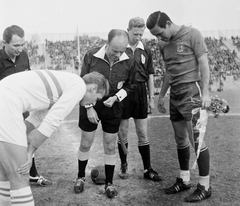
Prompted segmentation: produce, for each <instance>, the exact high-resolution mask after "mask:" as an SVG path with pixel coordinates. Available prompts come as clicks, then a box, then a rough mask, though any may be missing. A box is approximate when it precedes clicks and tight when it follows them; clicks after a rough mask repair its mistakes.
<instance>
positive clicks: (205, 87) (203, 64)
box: [199, 55, 210, 95]
mask: <svg viewBox="0 0 240 206" xmlns="http://www.w3.org/2000/svg"><path fill="white" fill-rule="evenodd" d="M206 58H207V56H206V55H203V56H202V57H200V58H199V67H200V73H201V86H202V88H201V89H202V94H203V95H208V94H209V80H210V70H209V66H208V61H207V59H206Z"/></svg>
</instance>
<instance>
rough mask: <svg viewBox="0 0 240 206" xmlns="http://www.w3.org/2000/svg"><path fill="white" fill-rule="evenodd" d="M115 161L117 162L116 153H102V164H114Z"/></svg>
mask: <svg viewBox="0 0 240 206" xmlns="http://www.w3.org/2000/svg"><path fill="white" fill-rule="evenodd" d="M116 162H117V158H116V154H114V155H107V154H104V164H105V165H116Z"/></svg>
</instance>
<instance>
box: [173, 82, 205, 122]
mask: <svg viewBox="0 0 240 206" xmlns="http://www.w3.org/2000/svg"><path fill="white" fill-rule="evenodd" d="M200 97H201V90H200V86H199V84H198V83H197V82H191V83H184V84H181V85H177V86H173V87H171V89H170V120H171V121H175V122H177V121H181V120H185V121H190V120H191V119H192V110H193V109H195V108H196V105H195V104H194V103H193V101H192V100H191V99H192V98H196V99H200Z"/></svg>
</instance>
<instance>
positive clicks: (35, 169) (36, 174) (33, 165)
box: [29, 157, 38, 177]
mask: <svg viewBox="0 0 240 206" xmlns="http://www.w3.org/2000/svg"><path fill="white" fill-rule="evenodd" d="M29 173H30V176H31V177H36V176H38V172H37V168H36V165H35V160H34V157H33V158H32V167H31V168H30V172H29Z"/></svg>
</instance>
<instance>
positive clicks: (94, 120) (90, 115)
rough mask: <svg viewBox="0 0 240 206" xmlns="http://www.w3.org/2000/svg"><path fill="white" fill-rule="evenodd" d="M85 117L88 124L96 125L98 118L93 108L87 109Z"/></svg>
mask: <svg viewBox="0 0 240 206" xmlns="http://www.w3.org/2000/svg"><path fill="white" fill-rule="evenodd" d="M87 117H88V120H89V121H90V122H92V123H94V124H98V122H99V118H98V115H97V112H96V110H95V109H94V108H93V107H91V108H88V109H87Z"/></svg>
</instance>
